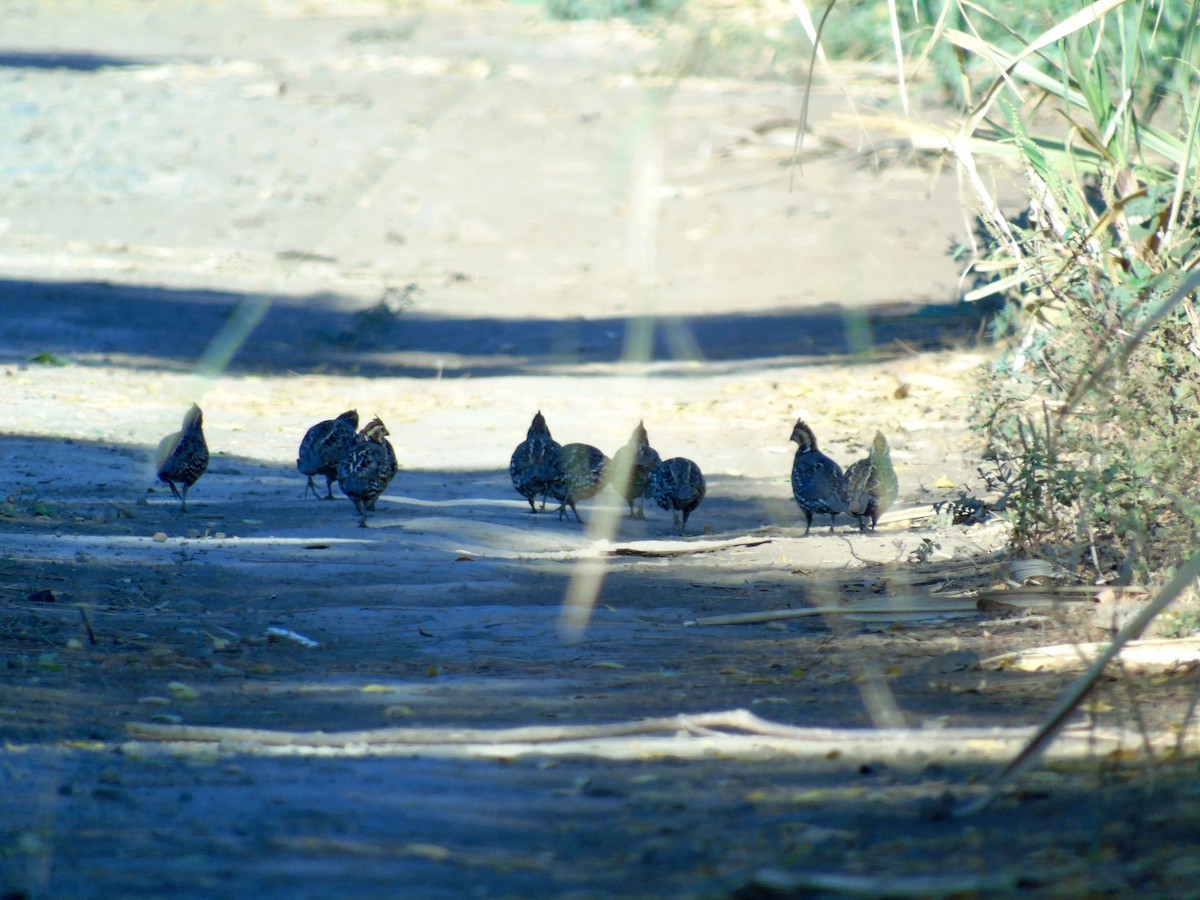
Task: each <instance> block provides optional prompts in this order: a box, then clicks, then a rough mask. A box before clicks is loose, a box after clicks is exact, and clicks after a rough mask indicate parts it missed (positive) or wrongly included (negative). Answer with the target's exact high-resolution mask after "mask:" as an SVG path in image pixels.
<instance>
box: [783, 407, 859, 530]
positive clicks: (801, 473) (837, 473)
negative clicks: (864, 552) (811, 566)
mask: <svg viewBox="0 0 1200 900" xmlns="http://www.w3.org/2000/svg"><path fill="white" fill-rule="evenodd" d="M792 440H793V441H795V442H796V444H797V445H798V448H797V450H796V459H795V461H794V462H793V463H792V494H793V495H794V496H795V498H796V502H797V503H798V504H799V505H800V509H801V510H803V511H804V534H805V536H807V535H808V532H809V531H810V530H811V528H812V520H813V515H815V514H817V513H827V514H828V515H829V530H830V532H832V531H833V522H834V518H835V517H836V516H837V514H838V513H840V512H845V511H846V505H847V504H846V476H845V475H844V474H843V473H842V467H841V466H839V465H838V464H837V463H836V462H834V461H833V460H832V459H830V458H829V457H828V456H826V455H825V454H824V453H822V452H821V451H820V450H818V449H817V438H816V435H814V434H813V430H812V429H811V428H809V427H808V425H807V423H805V421H804V420H803V419H797V420H796V427H795V428H793V429H792Z"/></svg>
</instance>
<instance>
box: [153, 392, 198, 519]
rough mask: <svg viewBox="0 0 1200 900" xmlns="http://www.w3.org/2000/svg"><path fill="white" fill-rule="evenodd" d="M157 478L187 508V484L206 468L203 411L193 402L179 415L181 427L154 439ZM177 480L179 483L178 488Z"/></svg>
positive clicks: (190, 483)
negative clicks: (155, 444) (156, 449)
mask: <svg viewBox="0 0 1200 900" xmlns="http://www.w3.org/2000/svg"><path fill="white" fill-rule="evenodd" d="M155 463H156V468H157V470H158V480H159V481H165V482H166V483H167V484H168V485H169V486H170V488H171V493H172V494H174V495H175V497H176V498H177V499H178V500H179V502H180V504H181V506H182V509H183V511H184V512H187V494H188V488H190V487H191V486H192V485H193V484H195V483H196V482H197V481H199V480H200V476H201V475H203V474H204V473H205V471H207V470H208V442H207V441H205V440H204V414H203V413H202V412H201V411H200V407H199V406H197V405H196V404H195V403H193V404H192V408H191V409H189V410H188V411H187V414H186V415H185V416H184V417H183V428H181V429H180V430H179V431H176V432H175V433H174V434H169V435H167V436H166V437H165V438H163V439H162V440H161V441H159V442H158V451H157V453H156V454H155ZM177 484H181V485H183V491H182V492H181V491H180V490H179V488H178V487H176V485H177Z"/></svg>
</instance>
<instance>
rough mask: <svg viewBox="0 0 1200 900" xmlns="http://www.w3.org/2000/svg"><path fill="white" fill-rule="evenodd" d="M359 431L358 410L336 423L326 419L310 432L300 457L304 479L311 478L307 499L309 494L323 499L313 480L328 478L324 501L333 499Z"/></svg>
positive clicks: (342, 417)
mask: <svg viewBox="0 0 1200 900" xmlns="http://www.w3.org/2000/svg"><path fill="white" fill-rule="evenodd" d="M357 431H358V410H355V409H349V410H346V412H344V413H342V414H341V415H340V416H338V417H337V418H336V419H326V420H325V421H324V422H318V423H317V424H316V425H314V426H313V427H312V428H310V429H308V431H307V433H306V434H305V435H304V440H302V441H301V442H300V450H299V452H298V453H297V456H296V468H297V469H299V470H300V474H301V475H307V476H308V485H307V486H306V487H305V488H304V496H306V497H307V496H308V492H309V491H312V493H313V496H314V497H320V495H319V494H318V493H317V486H316V485H315V484H314V483H313V476H314V475H324V476H325V490H326V491H327V492H328V493H327V494H326V495H325V496H324V497H321V499H322V500H332V499H333V482H334V480H335V479H336V478H337V467H338V461H339V460H341V458H342V455H343V454H344V453H345V452H346V451H347V450H349V449H350V448H351V447H353V446H354V440H355V438H356V436H357V435H356V432H357Z"/></svg>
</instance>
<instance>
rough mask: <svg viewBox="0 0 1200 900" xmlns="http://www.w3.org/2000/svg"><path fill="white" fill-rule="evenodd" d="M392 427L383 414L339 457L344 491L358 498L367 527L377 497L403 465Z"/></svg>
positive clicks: (363, 524) (357, 505) (356, 502)
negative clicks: (390, 438)
mask: <svg viewBox="0 0 1200 900" xmlns="http://www.w3.org/2000/svg"><path fill="white" fill-rule="evenodd" d="M387 436H388V430H387V428H386V427H385V426H384V424H383V422H382V421H381V420H380V419H379V417H378V416H377V417H375V418H374V419H372V420H371V421H370V422H368V423H367V424H366V426H365V427H364V428H363V430H362V431H360V432H359V433H358V435H357V436H356V437H355V439H354V445H353V446H352V447H351V448H350V449H349V450H347V451H346V452H345V453H343V454H342V458H341V459H340V460H339V461H338V467H337V480H338V487H340V488H341V489H342V493H343V494H345V495H346V496H347V497H349V498H350V499H351V500H353V501H354V509H355V511H356V512H357V513H358V514H359V521H358V524H359V526H361V527H362V528H366V527H367V513H368V512H374V511H375V501H376V500H377V499H379V495H380V494H382V493H383V492H384V491H385V490H387V486H388V484H389V483H391V480H392V478H393V477H394V476H395V474H396V470H397V469H398V468H399V465H398V463H397V462H396V451H395V450H394V449H393V447H392V445H391V443H390V442H389V441H388V439H387Z"/></svg>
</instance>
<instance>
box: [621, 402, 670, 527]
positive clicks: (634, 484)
mask: <svg viewBox="0 0 1200 900" xmlns="http://www.w3.org/2000/svg"><path fill="white" fill-rule="evenodd" d="M661 462H662V457H660V456H659V455H658V451H657V450H655V449H654V448H653V447H651V446H650V439H649V437H648V436H647V435H646V426H645V425H644V424H642V423H641V422H638V424H637V428H635V429H633V434H631V435H630V436H629V443H628V444H626V445H625V446H624V447H622V448H621V449H620V450H618V451H617V452H616V453H615V454H613V458H612V462H611V463H610V464H609V472H610V475H609V478H610V479H611V480H612V485H613V487H615V488H616V489H617V493H619V494H620V495H621V496H622V497H624V498H625V502H626V503H628V504H629V517H630V518H631V519H634V518H636V519H644V518H646V510H645V503H644V500H643V498H645V497H648V496H650V476H651V475H652V474H653V473H654V470H655V469H657V468H658V465H659V463H661ZM635 500H636V501H637V505H638V506H637V512H634V509H633V502H634V501H635Z"/></svg>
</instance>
